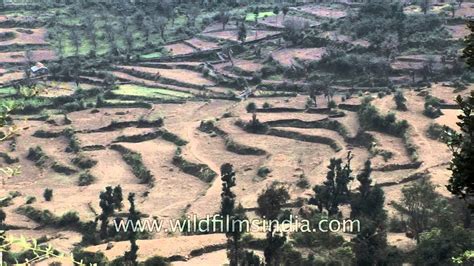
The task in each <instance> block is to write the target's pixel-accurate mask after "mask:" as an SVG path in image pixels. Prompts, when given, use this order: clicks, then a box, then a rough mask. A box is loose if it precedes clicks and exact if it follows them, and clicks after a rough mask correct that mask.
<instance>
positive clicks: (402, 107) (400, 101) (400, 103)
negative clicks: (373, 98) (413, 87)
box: [393, 91, 408, 111]
mask: <svg viewBox="0 0 474 266" xmlns="http://www.w3.org/2000/svg"><path fill="white" fill-rule="evenodd" d="M393 99H394V100H395V104H396V105H397V110H399V111H407V110H408V108H407V106H406V101H407V99H406V98H405V96H403V92H401V91H397V93H395V95H394V96H393Z"/></svg>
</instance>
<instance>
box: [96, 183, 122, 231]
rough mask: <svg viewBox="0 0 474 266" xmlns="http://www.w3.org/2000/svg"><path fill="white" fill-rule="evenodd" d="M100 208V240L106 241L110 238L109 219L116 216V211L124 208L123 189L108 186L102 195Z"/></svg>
mask: <svg viewBox="0 0 474 266" xmlns="http://www.w3.org/2000/svg"><path fill="white" fill-rule="evenodd" d="M99 198H100V202H99V206H100V208H101V209H102V213H101V214H100V216H99V220H100V221H101V224H100V238H101V239H106V238H107V237H108V232H107V229H108V223H109V217H110V216H112V215H113V214H114V211H115V209H121V207H122V188H121V187H120V186H116V187H115V188H112V187H111V186H108V187H106V188H105V191H103V192H101V193H100V196H99Z"/></svg>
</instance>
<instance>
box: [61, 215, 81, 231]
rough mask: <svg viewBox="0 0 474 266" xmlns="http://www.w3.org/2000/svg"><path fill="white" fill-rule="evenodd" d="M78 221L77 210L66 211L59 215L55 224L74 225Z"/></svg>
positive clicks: (62, 225)
mask: <svg viewBox="0 0 474 266" xmlns="http://www.w3.org/2000/svg"><path fill="white" fill-rule="evenodd" d="M79 222H80V219H79V216H78V214H77V212H67V213H65V214H63V216H61V217H60V218H59V220H58V222H57V224H56V226H59V227H64V226H74V225H77V224H78V223H79Z"/></svg>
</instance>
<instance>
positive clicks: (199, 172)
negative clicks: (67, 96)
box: [173, 147, 217, 183]
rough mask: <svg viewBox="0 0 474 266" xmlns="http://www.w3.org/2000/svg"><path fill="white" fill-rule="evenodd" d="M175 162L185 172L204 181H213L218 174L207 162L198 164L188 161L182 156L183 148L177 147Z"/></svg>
mask: <svg viewBox="0 0 474 266" xmlns="http://www.w3.org/2000/svg"><path fill="white" fill-rule="evenodd" d="M173 164H174V165H176V166H177V167H179V169H181V170H182V171H183V172H185V173H187V174H190V175H193V176H196V177H198V178H199V179H201V180H202V181H204V182H208V183H209V182H211V181H212V180H213V179H214V177H216V176H217V174H216V173H215V172H214V171H212V169H210V168H209V166H207V165H205V164H196V163H192V162H189V161H186V160H185V159H184V158H183V157H182V156H181V148H180V147H178V149H176V152H175V155H174V156H173Z"/></svg>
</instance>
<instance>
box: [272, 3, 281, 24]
mask: <svg viewBox="0 0 474 266" xmlns="http://www.w3.org/2000/svg"><path fill="white" fill-rule="evenodd" d="M273 14H275V16H276V18H275V20H276V23H278V14H280V8H279V7H278V6H275V7H274V8H273Z"/></svg>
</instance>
